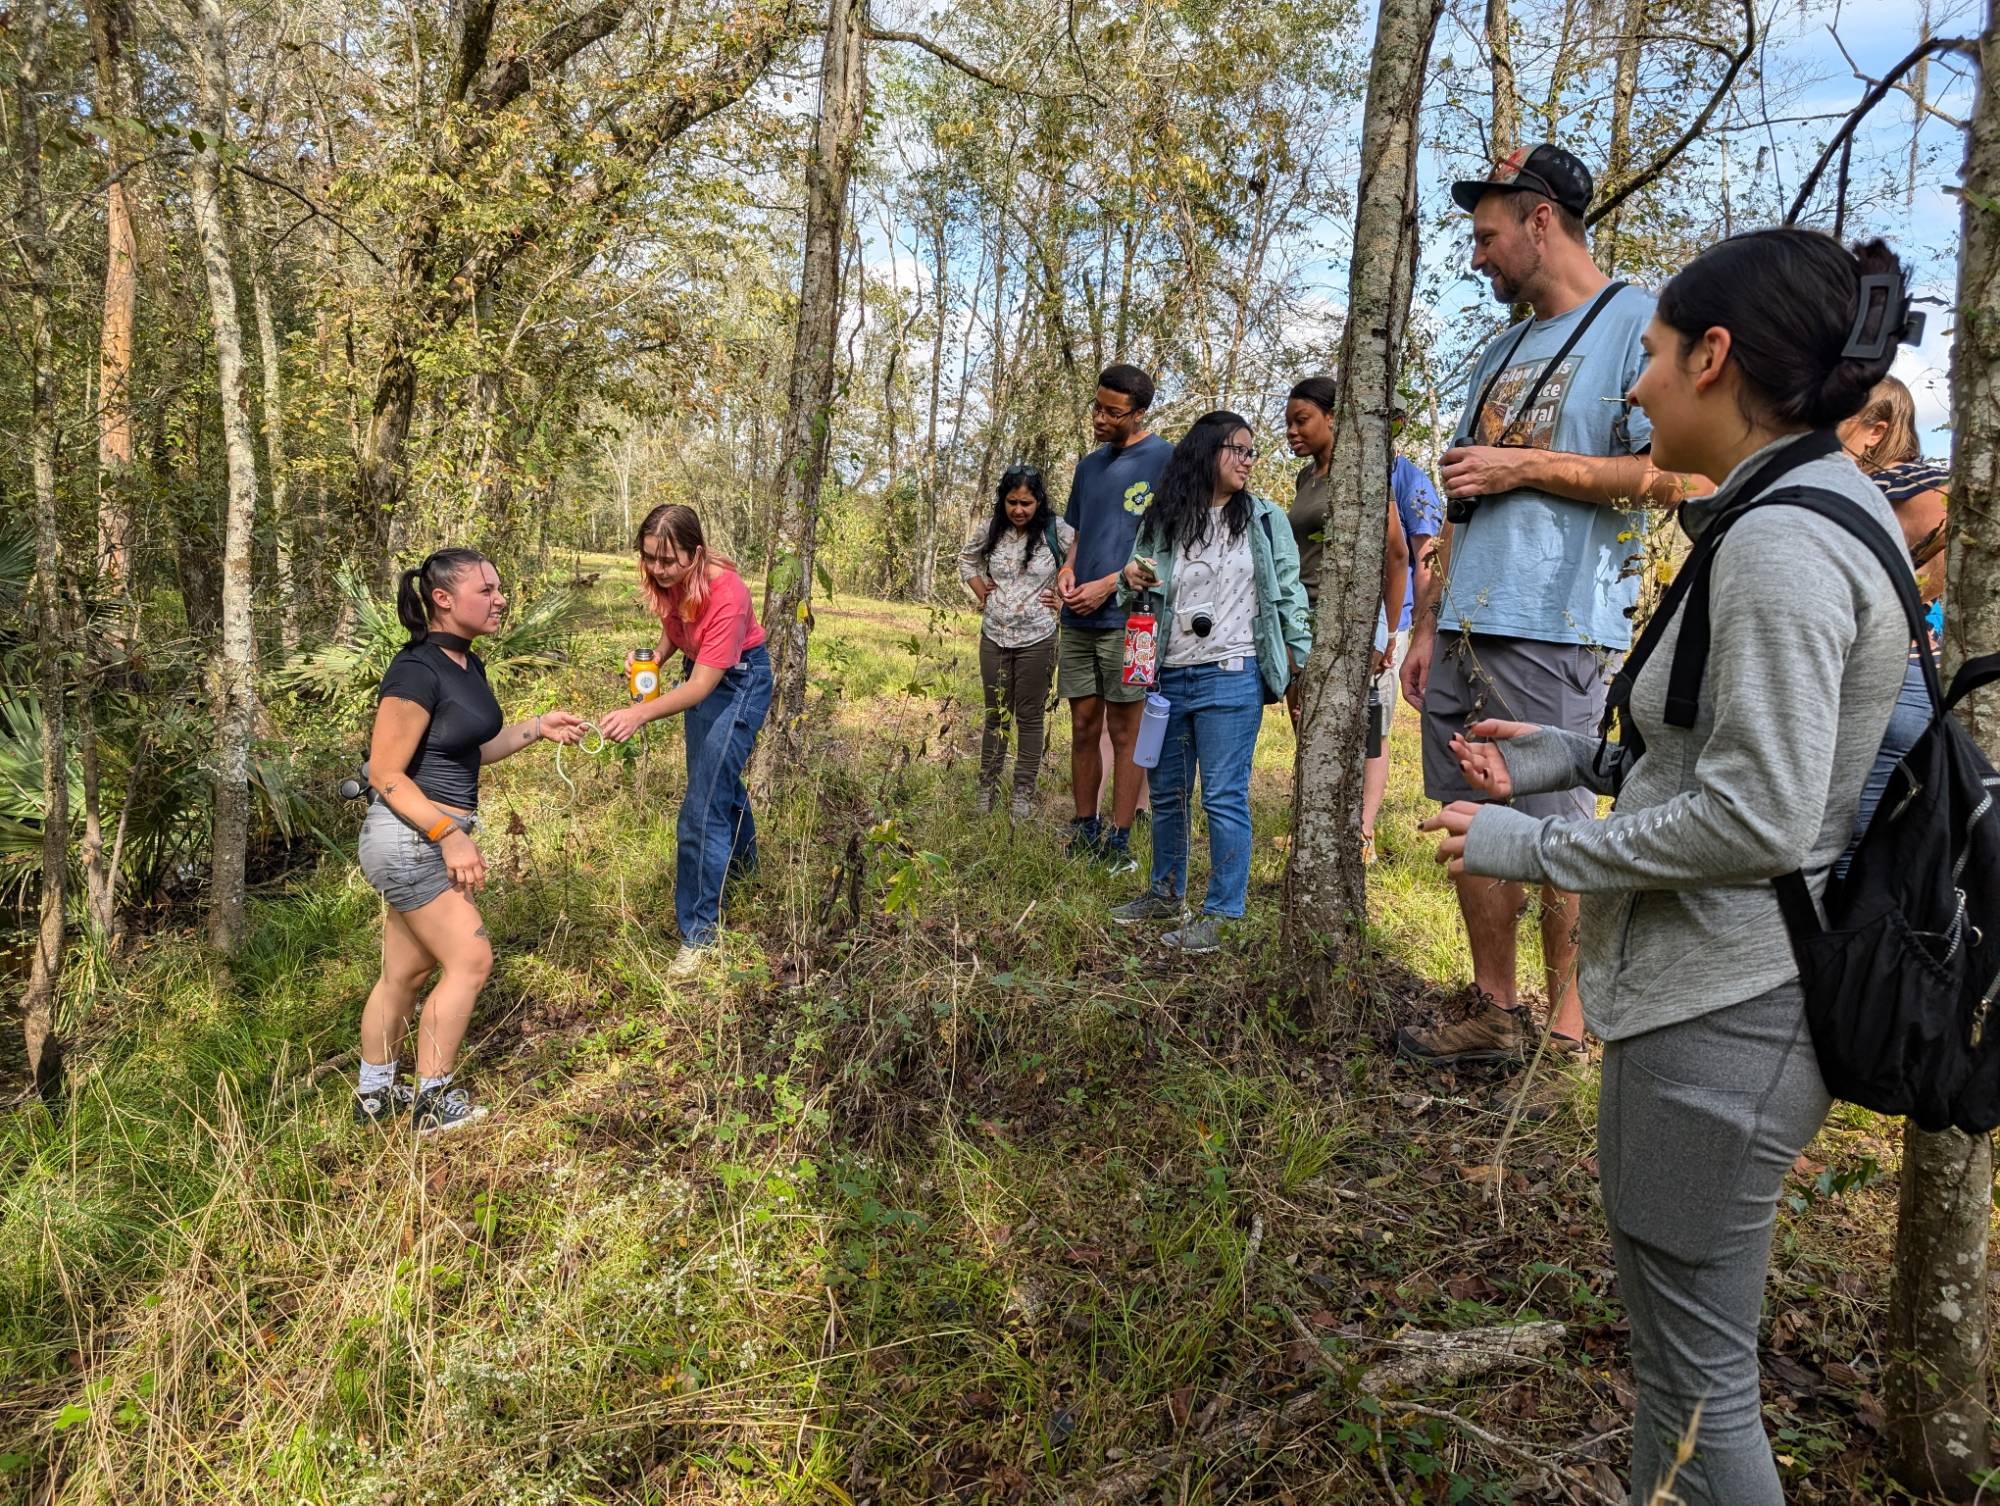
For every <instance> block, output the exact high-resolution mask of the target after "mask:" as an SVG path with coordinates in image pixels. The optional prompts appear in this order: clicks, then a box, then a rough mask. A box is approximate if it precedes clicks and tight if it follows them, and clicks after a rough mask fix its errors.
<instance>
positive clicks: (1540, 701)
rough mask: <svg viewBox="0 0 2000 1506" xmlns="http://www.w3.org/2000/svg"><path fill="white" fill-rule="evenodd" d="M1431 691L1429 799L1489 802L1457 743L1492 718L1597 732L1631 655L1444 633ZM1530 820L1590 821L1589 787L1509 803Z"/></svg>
mask: <svg viewBox="0 0 2000 1506" xmlns="http://www.w3.org/2000/svg"><path fill="white" fill-rule="evenodd" d="M1436 642H1437V650H1436V652H1435V654H1434V655H1433V656H1432V658H1431V674H1430V681H1429V683H1428V684H1427V685H1426V686H1425V689H1424V794H1425V795H1427V796H1428V797H1429V798H1431V799H1432V800H1435V801H1437V802H1438V803H1439V804H1440V805H1443V804H1448V803H1449V802H1451V801H1453V800H1475V801H1483V800H1484V799H1485V798H1486V797H1485V796H1484V795H1481V794H1480V793H1479V792H1478V791H1476V790H1474V789H1473V788H1472V787H1471V786H1470V785H1469V784H1467V783H1466V782H1465V775H1464V773H1463V772H1462V771H1461V770H1460V769H1459V767H1458V760H1457V759H1456V758H1453V757H1452V756H1451V740H1452V738H1453V737H1455V736H1457V735H1459V734H1460V733H1463V732H1464V731H1465V730H1466V729H1467V728H1468V727H1470V726H1471V725H1472V724H1473V723H1474V722H1481V721H1485V720H1486V719H1487V718H1489V717H1491V718H1494V719H1497V720H1499V721H1506V722H1533V723H1534V724H1535V725H1536V726H1539V727H1561V728H1563V729H1564V730H1565V731H1569V732H1580V733H1582V734H1584V735H1585V736H1587V737H1595V736H1596V735H1597V723H1598V719H1599V718H1600V717H1602V716H1603V714H1604V695H1605V691H1606V690H1607V689H1608V688H1609V686H1610V681H1611V676H1612V675H1613V674H1614V673H1616V672H1617V669H1618V665H1619V664H1620V663H1621V662H1622V660H1623V658H1624V655H1622V654H1621V653H1618V652H1617V651H1615V650H1610V649H1602V648H1591V647H1588V646H1587V645H1584V644H1580V643H1543V642H1541V641H1539V640H1538V639H1534V638H1499V637H1494V636H1492V635H1490V634H1486V633H1463V632H1446V631H1444V630H1443V629H1440V630H1439V632H1438V636H1437V640H1436ZM1509 804H1511V805H1512V806H1513V807H1514V808H1515V809H1516V810H1520V811H1525V812H1527V813H1528V814H1529V815H1531V816H1543V817H1546V816H1560V817H1564V818H1566V819H1569V820H1574V821H1590V820H1594V819H1595V818H1596V816H1597V796H1596V795H1594V794H1592V793H1591V792H1590V791H1589V790H1587V789H1574V790H1558V791H1555V792H1554V793H1551V794H1545V795H1522V796H1519V797H1517V798H1516V799H1514V800H1512V801H1510V802H1509Z"/></svg>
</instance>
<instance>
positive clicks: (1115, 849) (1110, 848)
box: [1096, 826, 1139, 874]
mask: <svg viewBox="0 0 2000 1506" xmlns="http://www.w3.org/2000/svg"><path fill="white" fill-rule="evenodd" d="M1096 857H1097V863H1098V866H1099V867H1101V868H1102V869H1103V870H1104V871H1105V872H1106V873H1110V874H1124V873H1137V872H1138V871H1139V860H1138V859H1137V858H1135V857H1133V856H1132V834H1131V833H1130V832H1129V831H1120V830H1118V828H1116V827H1115V826H1114V827H1112V828H1110V829H1109V830H1107V831H1106V832H1105V833H1104V835H1103V836H1102V837H1101V838H1099V839H1098V843H1097V853H1096Z"/></svg>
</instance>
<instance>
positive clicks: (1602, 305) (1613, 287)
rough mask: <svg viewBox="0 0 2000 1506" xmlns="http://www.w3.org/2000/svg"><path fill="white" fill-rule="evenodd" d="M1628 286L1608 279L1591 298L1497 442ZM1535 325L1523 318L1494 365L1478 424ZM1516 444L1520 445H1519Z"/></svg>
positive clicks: (1478, 406) (1475, 417)
mask: <svg viewBox="0 0 2000 1506" xmlns="http://www.w3.org/2000/svg"><path fill="white" fill-rule="evenodd" d="M1625 288H1626V284H1625V283H1623V282H1613V283H1608V284H1606V286H1605V287H1604V290H1603V291H1602V292H1600V293H1599V294H1598V295H1597V297H1596V298H1594V299H1592V300H1591V304H1590V307H1589V308H1587V309H1585V310H1584V313H1583V318H1582V319H1580V320H1578V321H1577V326H1576V328H1575V329H1573V330H1571V331H1570V332H1569V338H1568V339H1566V340H1564V341H1563V343H1562V345H1561V346H1560V347H1559V348H1558V349H1557V351H1556V353H1555V355H1554V356H1553V357H1552V358H1551V359H1549V360H1547V361H1544V362H1543V363H1542V369H1541V371H1540V372H1538V373H1537V374H1536V376H1535V382H1534V385H1533V386H1532V387H1530V388H1529V389H1528V395H1527V396H1526V397H1524V398H1522V399H1521V401H1520V402H1518V403H1516V404H1515V405H1514V412H1513V416H1512V417H1510V418H1509V419H1508V420H1507V422H1506V423H1505V424H1503V425H1501V428H1500V434H1499V436H1498V438H1497V440H1496V441H1495V442H1496V443H1498V444H1502V445H1504V444H1506V440H1507V431H1508V430H1509V429H1511V428H1513V427H1514V425H1515V424H1516V423H1517V422H1519V420H1520V417H1521V415H1522V414H1524V413H1532V412H1534V411H1535V402H1536V399H1538V398H1540V397H1541V395H1542V384H1543V383H1545V382H1546V381H1548V379H1549V376H1550V374H1551V373H1552V372H1554V371H1555V369H1556V368H1557V367H1558V366H1560V365H1562V363H1563V361H1564V360H1565V359H1567V358H1568V356H1569V353H1570V352H1571V351H1573V350H1575V349H1576V347H1577V342H1579V341H1580V340H1582V339H1583V337H1584V335H1585V334H1586V333H1587V332H1588V331H1589V329H1590V326H1591V325H1593V324H1595V323H1596V322H1597V316H1598V315H1599V314H1601V313H1603V312H1604V310H1605V309H1606V308H1607V307H1608V306H1609V305H1610V303H1611V300H1612V299H1614V298H1616V297H1617V296H1618V295H1619V294H1620V293H1622V292H1624V291H1625ZM1534 327H1535V321H1534V320H1532V319H1526V320H1523V321H1522V323H1521V332H1520V333H1519V334H1518V335H1516V336H1515V337H1514V343H1513V344H1512V345H1510V346H1508V347H1507V354H1506V355H1505V356H1503V357H1502V358H1501V359H1500V362H1499V364H1498V365H1496V366H1495V367H1494V368H1493V371H1492V374H1491V375H1490V376H1488V377H1487V378H1486V385H1485V386H1484V387H1483V388H1482V389H1480V393H1479V401H1478V402H1476V403H1474V404H1473V405H1472V422H1473V423H1474V425H1477V424H1478V422H1479V415H1480V414H1481V413H1483V412H1485V411H1486V400H1487V399H1488V398H1490V397H1491V396H1492V395H1493V388H1494V386H1495V384H1497V383H1498V382H1499V380H1500V378H1501V376H1502V375H1504V374H1505V372H1506V370H1507V368H1508V366H1509V365H1511V364H1512V363H1513V360H1514V355H1515V353H1516V352H1517V351H1519V350H1520V348H1521V342H1522V341H1523V340H1525V339H1527V338H1528V331H1529V330H1531V329H1533V328H1534ZM1470 439H1471V436H1469V435H1468V436H1465V437H1464V438H1462V439H1461V440H1460V441H1459V442H1460V443H1461V444H1465V443H1469V442H1470ZM1513 448H1518V446H1516V447H1513ZM1394 466H1395V462H1394V460H1393V459H1392V460H1391V461H1390V467H1391V469H1392V470H1393V469H1394Z"/></svg>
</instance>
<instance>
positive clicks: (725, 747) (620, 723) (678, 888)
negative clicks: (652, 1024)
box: [599, 503, 771, 978]
mask: <svg viewBox="0 0 2000 1506" xmlns="http://www.w3.org/2000/svg"><path fill="white" fill-rule="evenodd" d="M633 542H634V544H635V546H636V547H637V549H638V551H639V589H640V592H641V593H642V594H643V596H644V597H645V601H646V605H647V606H648V607H649V608H651V609H652V613H653V615H654V616H655V617H657V618H659V619H660V643H659V649H658V660H659V662H660V663H661V664H665V663H666V662H667V657H668V655H669V654H676V653H677V654H684V655H686V656H687V663H688V671H687V674H686V675H685V676H684V677H683V678H682V680H681V683H680V684H678V685H676V686H675V687H674V688H673V689H672V690H669V691H668V692H667V693H666V694H664V695H662V696H660V697H659V698H657V699H656V700H651V701H639V702H637V703H635V704H633V705H630V706H621V707H619V708H618V709H617V710H616V711H614V712H612V713H611V714H610V715H609V716H607V717H605V718H604V719H603V721H602V722H601V723H600V724H599V725H600V726H601V727H602V728H603V731H604V735H605V737H607V738H609V739H610V740H611V741H612V742H624V741H625V740H626V739H627V738H629V737H631V736H632V734H633V733H635V732H637V731H638V730H639V729H640V728H641V727H642V726H644V725H645V724H646V723H647V722H652V721H658V720H659V719H660V718H661V717H666V716H676V715H679V714H681V713H683V712H685V713H686V714H687V726H686V732H687V776H688V777H687V794H686V795H685V796H684V797H683V798H682V800H681V813H680V820H679V822H678V832H679V846H678V850H677V852H676V855H675V860H674V918H675V920H676V922H678V924H679V926H680V933H681V952H680V955H679V956H678V957H676V958H675V959H674V961H673V966H672V968H671V969H670V972H671V975H672V976H674V977H679V978H687V977H692V976H693V975H694V974H695V973H696V972H698V971H699V969H700V967H701V964H702V961H703V960H704V958H705V957H706V956H707V954H708V953H709V951H710V950H711V949H712V948H713V947H714V945H715V938H716V932H717V929H718V927H719V926H720V924H721V914H722V887H723V885H724V883H725V882H727V881H728V880H729V879H731V878H735V877H738V876H739V875H747V874H749V873H751V872H753V871H754V870H755V869H756V867H757V822H756V820H755V819H754V818H753V817H752V816H751V814H750V794H749V791H748V790H746V789H745V788H744V785H743V771H744V770H745V769H746V768H748V767H749V765H750V750H751V749H752V748H754V747H755V746H756V743H757V733H758V731H759V730H760V729H761V728H762V727H763V725H764V716H765V713H766V712H768V711H769V710H770V709H771V657H770V655H769V654H768V653H766V652H765V650H764V628H763V625H762V624H761V623H759V622H758V621H757V613H756V612H755V610H754V609H753V608H752V606H751V603H750V588H749V587H748V586H746V585H744V583H743V577H742V576H741V575H739V574H737V572H736V565H735V562H734V561H732V560H729V559H725V558H724V557H723V556H721V555H719V554H715V553H712V552H711V551H710V550H709V548H708V544H707V541H706V539H705V538H704V537H703V534H702V528H701V519H700V517H698V516H697V515H696V513H695V510H694V509H693V508H691V507H683V506H681V505H680V504H678V503H664V504H662V505H661V506H659V507H656V508H654V509H653V510H652V511H651V512H649V513H647V514H646V518H645V521H644V522H642V523H641V524H640V525H639V536H638V537H637V538H636V539H635V540H634V541H633Z"/></svg>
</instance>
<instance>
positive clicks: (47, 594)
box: [14, 0, 69, 1096]
mask: <svg viewBox="0 0 2000 1506" xmlns="http://www.w3.org/2000/svg"><path fill="white" fill-rule="evenodd" d="M16 21H17V24H18V25H19V28H20V33H21V39H22V40H21V51H20V62H21V66H20V71H19V72H18V73H17V74H16V75H15V78H14V108H15V119H16V121H17V123H18V129H19V132H20V138H19V139H20V157H19V163H20V166H19V173H20V190H21V199H20V208H19V212H18V214H17V215H16V218H15V221H14V235H15V244H16V245H17V246H18V247H19V251H18V253H17V254H18V255H19V257H20V260H21V271H22V274H23V275H22V280H23V281H24V282H25V283H26V284H27V289H26V291H27V295H28V298H27V302H28V350H29V371H28V471H29V476H30V482H31V486H32V489H33V492H34V499H35V501H34V506H35V586H34V597H33V601H34V617H35V623H34V626H35V659H36V669H37V674H36V681H37V684H38V685H39V687H40V689H41V698H42V892H41V914H40V917H39V923H38V925H37V926H36V929H35V954H34V958H33V961H32V962H31V963H30V965H29V969H28V989H27V993H26V994H25V996H24V997H23V998H22V1001H21V1021H22V1035H23V1037H24V1039H25V1042H26V1045H27V1052H28V1071H29V1074H30V1075H31V1076H32V1077H33V1079H34V1082H35V1086H36V1087H37V1088H38V1089H40V1090H41V1091H42V1093H43V1094H44V1096H49V1095H52V1094H53V1093H54V1092H55V1091H56V1088H57V1086H58V1084H59V1081H60V1066H61V1062H62V1052H61V1049H60V1045H59V1043H58V1042H57V1040H56V1003H57V1000H58V998H59V996H60V988H61V984H62V965H63V944H64V940H65V937H64V925H63V902H64V898H65V891H66V889H67V887H68V877H69V740H68V737H67V735H66V726H65V722H64V715H63V710H64V708H63V701H64V692H63V638H64V636H65V633H64V624H63V620H62V619H63V613H62V607H61V593H62V569H63V562H62V532H61V529H60V527H59V520H58V518H57V516H56V366H55V334H54V316H53V312H52V305H53V296H52V290H51V287H50V282H51V279H52V277H53V262H54V251H53V248H52V247H51V246H50V245H49V224H48V212H47V210H46V208H45V207H44V205H43V202H42V120H41V109H42V94H43V91H44V90H45V89H46V88H47V87H48V86H49V85H48V79H47V77H46V74H47V71H48V61H49V58H48V50H49V34H48V33H49V16H48V7H47V5H46V4H45V0H28V4H27V5H26V7H25V11H24V13H23V12H17V13H16Z"/></svg>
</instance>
